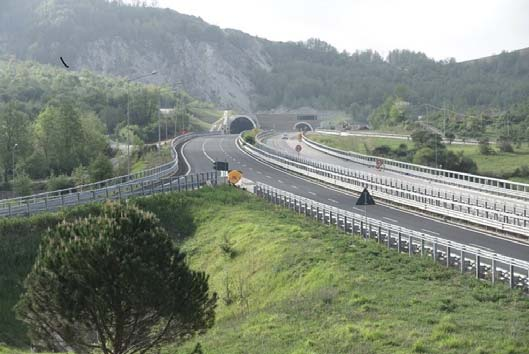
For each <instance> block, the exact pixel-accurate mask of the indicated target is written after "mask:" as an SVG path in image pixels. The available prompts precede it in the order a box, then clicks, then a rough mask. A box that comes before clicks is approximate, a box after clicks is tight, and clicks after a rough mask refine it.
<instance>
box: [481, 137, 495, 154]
mask: <svg viewBox="0 0 529 354" xmlns="http://www.w3.org/2000/svg"><path fill="white" fill-rule="evenodd" d="M478 145H479V153H480V154H481V155H490V154H492V149H491V148H490V144H489V139H488V138H483V139H481V140H480V141H479V142H478Z"/></svg>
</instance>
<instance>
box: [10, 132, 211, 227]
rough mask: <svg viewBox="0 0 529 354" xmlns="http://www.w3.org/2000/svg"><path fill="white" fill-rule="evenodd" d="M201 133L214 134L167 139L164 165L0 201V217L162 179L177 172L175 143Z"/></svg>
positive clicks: (52, 206) (26, 212)
mask: <svg viewBox="0 0 529 354" xmlns="http://www.w3.org/2000/svg"><path fill="white" fill-rule="evenodd" d="M205 135H216V134H212V133H206V134H195V133H191V134H186V135H180V136H178V137H176V138H175V139H173V140H172V141H171V154H172V157H173V160H172V161H170V162H168V163H166V164H163V165H160V166H157V167H154V168H151V169H148V170H144V171H140V172H137V173H133V174H130V175H125V176H120V177H115V178H111V179H107V180H104V181H99V182H96V183H90V184H85V185H80V186H76V187H73V188H68V189H62V190H56V191H52V192H46V193H39V194H34V195H30V196H26V197H19V198H12V199H4V200H0V217H2V216H14V215H28V214H29V215H30V214H33V212H32V210H33V209H35V210H39V211H40V210H41V209H42V206H44V207H45V208H47V207H49V208H54V207H55V206H57V205H66V204H64V203H65V202H64V201H65V200H69V201H71V202H70V203H69V204H68V205H75V204H74V202H73V201H72V200H77V201H78V202H79V203H81V202H82V201H83V200H85V199H87V198H92V199H94V200H95V197H94V196H96V195H101V194H105V195H106V194H107V193H109V194H111V193H112V191H113V190H115V189H116V188H118V187H120V186H128V185H136V186H138V185H141V184H142V183H143V182H152V181H159V180H161V179H162V178H166V177H168V176H170V175H172V174H175V173H176V172H177V171H178V164H179V161H178V152H177V151H176V146H177V145H178V144H180V143H183V142H186V141H188V140H190V139H192V138H195V137H199V136H205ZM118 190H119V188H118ZM51 210H54V209H51Z"/></svg>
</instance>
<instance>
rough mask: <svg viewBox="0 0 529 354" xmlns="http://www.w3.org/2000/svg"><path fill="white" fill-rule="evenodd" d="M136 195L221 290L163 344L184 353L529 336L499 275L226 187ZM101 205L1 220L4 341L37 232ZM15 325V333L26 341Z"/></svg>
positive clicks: (401, 345)
mask: <svg viewBox="0 0 529 354" xmlns="http://www.w3.org/2000/svg"><path fill="white" fill-rule="evenodd" d="M134 203H135V204H136V205H138V206H139V207H141V208H142V209H145V210H149V211H151V212H153V213H154V214H155V215H156V216H157V217H158V218H159V219H160V221H161V224H162V225H163V227H164V228H165V229H166V230H167V231H168V233H169V235H170V236H171V237H173V239H174V240H175V242H177V244H178V245H180V248H181V249H182V251H184V252H185V253H187V255H188V261H189V265H190V267H191V268H192V269H197V270H200V271H205V272H206V273H207V274H209V275H210V280H209V283H210V289H212V291H215V292H217V293H218V294H219V300H220V301H219V304H218V309H217V314H216V324H215V325H214V326H213V328H211V329H210V330H209V331H208V333H206V334H205V335H203V336H200V337H197V338H196V339H194V340H192V341H191V342H189V343H187V344H185V345H184V347H183V348H174V347H167V348H165V349H163V350H162V352H163V353H175V352H176V353H182V354H184V353H185V354H188V353H190V352H192V351H193V350H194V349H196V348H197V345H196V344H197V343H200V346H199V348H201V350H202V351H203V352H204V353H211V354H215V353H245V352H248V350H249V349H248V348H251V352H252V353H255V354H259V353H263V354H264V353H267V354H268V353H337V354H338V353H411V352H428V353H447V352H450V353H523V352H525V351H526V349H525V348H527V347H528V346H529V336H528V335H527V331H526V328H527V326H528V325H529V316H528V311H527V309H528V308H529V302H528V300H527V298H526V297H525V296H523V295H521V294H520V293H518V292H516V291H510V290H509V289H507V288H506V287H504V286H502V285H497V286H494V287H492V286H489V285H488V284H485V283H483V282H481V281H477V280H475V279H473V278H472V276H470V275H460V274H458V273H457V272H456V271H453V270H449V269H446V268H444V267H443V266H441V265H436V264H433V263H432V262H431V260H429V259H421V258H419V257H411V258H410V257H408V256H407V255H398V254H397V253H396V252H395V251H388V250H386V249H385V248H384V247H383V246H382V245H377V244H376V243H374V242H365V241H363V240H360V239H356V238H352V237H351V236H346V235H344V234H343V233H341V232H339V231H337V230H336V229H334V228H330V227H327V226H323V225H320V224H318V223H316V222H315V221H312V220H310V219H307V218H304V217H301V216H298V215H296V214H294V213H292V212H291V211H288V210H285V209H282V208H280V207H271V206H270V205H269V204H267V203H265V202H263V201H260V200H256V199H255V198H254V197H252V196H251V195H247V194H245V193H242V192H239V191H237V190H234V189H232V188H222V189H220V190H215V191H213V190H211V189H208V188H206V189H203V190H201V191H198V192H196V193H195V192H194V193H184V194H166V195H158V196H154V197H149V198H140V199H135V201H134ZM100 208H101V206H99V205H97V206H85V207H83V208H80V209H76V210H70V211H68V214H62V215H41V216H35V217H32V218H31V219H30V221H31V222H30V223H28V219H12V220H2V221H0V222H1V226H0V230H1V231H0V234H2V235H4V236H3V237H2V238H1V239H0V242H1V243H2V247H0V250H1V252H5V253H6V254H5V256H4V254H2V257H0V264H1V267H2V269H6V270H7V272H6V273H4V274H5V275H4V277H6V276H7V277H8V279H11V282H6V280H7V279H6V278H2V281H3V283H2V284H0V292H1V294H0V295H2V296H0V299H1V300H0V301H1V304H2V305H1V308H2V314H6V316H2V317H1V318H2V322H1V323H0V335H1V336H3V337H2V338H1V339H0V341H4V342H7V343H8V344H11V345H13V341H9V340H8V339H6V338H5V337H6V335H7V336H9V335H13V334H14V330H13V328H15V327H19V328H20V324H19V323H18V322H15V321H14V319H13V317H12V315H10V314H9V313H10V311H11V308H12V305H13V303H12V302H11V303H9V301H8V299H11V301H16V299H17V298H18V295H19V294H20V289H19V288H17V284H19V282H20V279H22V278H23V277H25V275H26V274H27V272H28V271H29V269H30V267H31V264H32V263H33V260H34V257H35V254H36V252H37V247H36V245H37V244H38V239H39V237H38V236H37V235H39V234H40V231H39V230H45V229H46V227H47V226H46V225H53V224H54V223H56V222H58V221H59V220H61V219H62V217H66V218H67V219H68V220H71V219H72V218H74V217H76V216H80V215H88V214H91V215H98V214H99V213H100V210H101V209H100ZM380 289H384V291H380ZM8 295H9V296H8ZM22 333H23V331H20V332H18V335H16V336H14V337H11V339H14V338H18V340H19V343H20V342H22V344H23V343H24V340H23V339H22V338H23V337H22ZM6 350H7V349H6Z"/></svg>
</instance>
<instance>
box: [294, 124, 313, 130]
mask: <svg viewBox="0 0 529 354" xmlns="http://www.w3.org/2000/svg"><path fill="white" fill-rule="evenodd" d="M294 129H295V130H297V131H304V132H311V131H313V130H314V129H312V126H311V125H310V124H308V123H304V122H301V123H296V125H295V126H294Z"/></svg>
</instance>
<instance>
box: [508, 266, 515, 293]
mask: <svg viewBox="0 0 529 354" xmlns="http://www.w3.org/2000/svg"><path fill="white" fill-rule="evenodd" d="M509 287H510V288H511V289H512V288H514V266H513V265H512V264H509Z"/></svg>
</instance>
